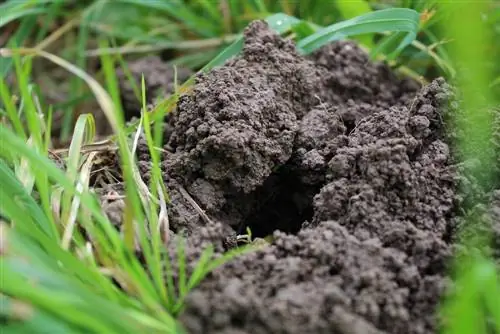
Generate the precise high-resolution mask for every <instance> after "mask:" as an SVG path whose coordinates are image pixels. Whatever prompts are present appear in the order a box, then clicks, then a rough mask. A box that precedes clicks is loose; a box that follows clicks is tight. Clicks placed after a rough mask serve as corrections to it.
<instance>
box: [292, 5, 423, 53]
mask: <svg viewBox="0 0 500 334" xmlns="http://www.w3.org/2000/svg"><path fill="white" fill-rule="evenodd" d="M419 19H420V17H419V14H418V13H417V12H416V11H414V10H412V9H406V8H390V9H383V10H379V11H375V12H371V13H368V14H365V15H361V16H358V17H355V18H353V19H350V20H347V21H343V22H339V23H335V24H333V25H331V26H328V27H326V28H324V29H321V30H319V31H318V32H316V33H315V34H313V35H311V36H309V37H307V38H305V39H303V40H301V41H299V42H298V43H297V47H298V48H299V50H300V51H301V52H302V53H305V54H308V53H311V52H313V51H315V50H317V49H318V48H320V47H322V46H324V45H326V44H328V43H330V42H332V41H336V40H340V39H343V38H345V37H348V36H353V35H360V34H367V33H375V32H385V31H405V32H407V35H406V37H405V38H404V40H403V41H402V43H401V44H400V45H399V47H398V50H399V49H402V48H404V47H405V46H406V45H408V44H409V43H411V42H412V41H413V40H414V39H415V37H416V35H417V31H418V27H419Z"/></svg>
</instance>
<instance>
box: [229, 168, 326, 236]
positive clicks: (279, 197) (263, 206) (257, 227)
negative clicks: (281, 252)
mask: <svg viewBox="0 0 500 334" xmlns="http://www.w3.org/2000/svg"><path fill="white" fill-rule="evenodd" d="M319 188H320V186H317V187H310V186H309V187H307V186H304V185H303V183H302V182H301V180H300V178H299V176H298V175H297V173H296V172H294V171H293V170H292V168H290V166H288V165H284V166H282V167H280V168H279V169H278V170H277V171H275V172H274V173H273V174H271V175H270V176H269V178H268V179H267V180H266V181H265V182H264V184H263V185H262V186H261V187H260V188H259V189H257V190H256V192H255V193H254V194H253V195H252V196H253V200H254V201H255V205H254V206H253V208H252V211H251V212H250V214H249V215H248V217H247V219H245V221H244V223H243V224H242V226H240V229H239V231H238V232H239V234H243V233H246V228H247V227H248V228H250V230H251V232H252V236H253V237H258V238H264V237H266V236H268V235H270V234H272V233H273V232H274V231H275V230H280V231H282V232H287V233H293V234H295V233H297V232H298V231H299V230H300V228H301V226H302V223H303V222H304V221H306V220H310V219H312V216H313V206H312V201H313V197H314V194H315V193H317V192H318V191H319Z"/></svg>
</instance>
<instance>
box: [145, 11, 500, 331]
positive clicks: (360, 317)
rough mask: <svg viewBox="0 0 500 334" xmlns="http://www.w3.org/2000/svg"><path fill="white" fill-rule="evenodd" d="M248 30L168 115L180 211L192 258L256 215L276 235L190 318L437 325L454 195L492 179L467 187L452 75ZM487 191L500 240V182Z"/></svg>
mask: <svg viewBox="0 0 500 334" xmlns="http://www.w3.org/2000/svg"><path fill="white" fill-rule="evenodd" d="M245 40H246V41H245V46H244V50H243V54H242V55H241V56H239V57H236V58H234V59H232V60H230V61H228V62H227V63H226V65H224V66H222V67H220V68H217V69H215V70H213V71H211V72H210V73H208V74H205V75H200V76H199V77H198V78H197V83H196V85H195V87H194V90H193V92H192V93H191V94H190V95H185V96H182V97H181V100H180V102H179V103H178V105H177V109H176V111H175V112H174V113H173V114H172V116H171V119H170V122H171V124H173V126H174V128H173V132H172V133H171V134H170V133H169V135H168V136H167V137H168V143H167V144H166V145H165V149H166V150H167V151H169V153H168V154H167V155H166V156H165V160H164V162H163V167H164V168H165V182H166V183H167V185H168V186H169V188H170V192H171V197H172V205H171V208H170V212H169V217H170V224H171V228H172V230H173V231H174V232H176V233H179V232H181V231H186V232H187V234H188V235H189V237H188V255H189V256H188V258H189V259H191V260H192V261H195V260H196V258H197V256H198V255H199V254H200V252H201V250H202V246H203V245H206V244H207V243H209V242H210V243H213V244H215V246H216V250H217V251H218V252H219V253H220V252H223V251H224V250H225V249H227V248H228V247H229V246H228V245H229V244H230V243H228V240H231V238H233V240H234V236H235V235H236V234H242V233H245V230H246V228H250V229H251V231H252V233H253V235H254V236H256V237H266V236H268V235H271V234H272V235H273V241H272V242H271V243H270V244H269V245H267V246H265V247H264V248H263V249H262V250H259V251H256V252H254V253H251V254H248V255H245V256H242V257H240V258H237V259H236V260H234V261H232V262H230V263H228V264H227V265H225V266H223V267H221V268H219V269H217V270H215V271H214V272H213V273H212V274H211V275H210V276H209V277H208V278H207V279H206V280H205V281H203V282H202V284H201V285H200V286H199V287H198V288H197V289H195V290H194V291H193V292H192V293H191V295H190V296H189V298H188V301H187V307H186V309H185V311H184V313H183V314H182V316H181V320H182V322H183V323H184V325H185V326H186V328H187V329H188V330H189V332H191V333H235V334H236V333H241V334H243V333H259V334H260V333H273V334H275V333H286V334H291V333H342V334H347V333H412V334H413V333H415V334H416V333H432V332H435V331H436V329H437V326H438V324H439V321H438V320H437V319H436V317H435V314H436V312H435V311H436V309H437V306H438V303H439V300H440V298H441V296H442V295H443V291H444V288H445V287H446V285H447V282H448V279H447V276H446V274H447V272H448V271H447V264H448V260H449V258H450V256H451V254H452V252H453V250H454V246H453V243H454V242H455V236H456V231H457V230H458V229H459V228H460V226H461V225H460V222H461V221H462V218H460V217H461V215H462V212H460V211H459V210H458V207H459V206H460V205H462V204H463V203H465V202H466V201H467V198H468V197H470V196H477V193H481V191H482V190H480V189H479V190H477V189H476V190H471V192H470V193H468V194H466V195H463V194H461V195H459V192H458V186H459V182H460V181H463V182H465V183H467V181H469V183H473V180H470V179H468V178H467V177H466V176H465V175H467V174H466V173H462V172H461V171H463V169H464V168H463V165H462V164H458V162H457V161H456V160H457V159H456V158H455V155H454V154H453V149H452V148H451V146H450V144H451V140H452V139H453V138H456V137H457V134H456V133H454V132H453V131H451V130H450V127H449V126H447V124H448V122H447V121H448V118H449V115H450V114H451V113H453V112H457V110H456V104H455V103H454V99H455V93H454V92H453V89H452V88H451V87H450V86H449V85H448V84H447V83H446V82H445V81H444V80H442V79H438V80H435V81H434V82H432V83H431V84H430V85H428V86H426V87H419V85H418V84H417V83H415V82H413V81H412V80H409V79H400V78H398V77H397V76H396V75H395V74H394V73H393V72H392V71H391V70H390V69H389V68H388V67H387V66H386V65H384V64H379V63H377V64H375V63H373V62H371V61H370V60H369V58H368V56H367V55H366V54H365V52H363V51H362V50H361V49H360V48H359V47H357V46H356V44H354V43H353V42H346V41H344V42H337V43H334V44H332V45H329V46H326V47H324V48H323V49H321V50H319V51H318V52H316V53H315V54H313V55H311V56H309V57H307V58H304V57H302V56H299V55H298V54H297V53H296V51H295V47H294V44H293V43H292V42H291V41H287V40H284V39H282V38H281V37H279V36H277V35H276V34H274V33H273V32H271V31H270V30H269V29H268V28H267V26H266V24H265V23H263V22H259V21H257V22H254V23H252V24H251V25H250V26H249V27H248V28H247V29H246V31H245ZM155 66H156V65H155ZM498 119H500V118H498ZM499 124H500V123H499ZM139 152H140V162H139V163H140V167H141V171H142V173H143V176H144V178H145V179H146V180H147V179H148V166H149V164H150V162H149V160H148V156H147V153H145V152H146V150H144V149H142V150H141V149H139ZM141 152H142V153H141ZM497 153H498V150H497V152H496V153H495V154H497ZM496 168H498V166H496ZM493 189H494V187H493ZM474 191H475V192H476V193H474ZM481 194H483V195H484V196H483V198H484V199H485V200H488V199H489V200H490V201H491V203H493V204H492V205H491V206H488V205H486V206H485V208H483V211H482V212H483V213H484V216H485V217H486V216H488V217H490V219H489V220H488V219H487V220H488V222H489V224H491V223H493V225H494V228H495V229H496V234H495V236H494V237H495V242H496V247H497V248H496V250H497V251H498V250H499V249H500V247H498V246H500V218H499V217H500V200H499V199H500V195H499V194H500V193H499V191H498V190H497V191H496V192H492V193H490V194H492V195H489V194H485V193H484V191H483V192H482V193H481ZM189 198H191V199H192V200H194V202H196V205H193V203H192V201H190V200H189ZM196 206H199V208H196ZM488 207H489V208H490V209H488ZM200 208H201V210H203V211H201V210H200ZM489 213H492V214H491V215H489ZM277 230H279V231H277Z"/></svg>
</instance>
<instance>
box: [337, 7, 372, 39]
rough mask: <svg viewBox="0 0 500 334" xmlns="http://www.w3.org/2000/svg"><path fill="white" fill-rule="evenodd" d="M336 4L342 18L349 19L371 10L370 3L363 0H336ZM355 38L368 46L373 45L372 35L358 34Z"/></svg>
mask: <svg viewBox="0 0 500 334" xmlns="http://www.w3.org/2000/svg"><path fill="white" fill-rule="evenodd" d="M336 4H337V8H338V9H339V11H340V14H341V15H342V17H343V18H344V19H351V18H353V17H356V16H359V15H363V14H366V13H370V12H371V11H372V8H371V7H370V4H369V3H368V1H365V0H350V1H337V2H336ZM356 39H357V40H358V41H359V42H360V43H361V44H363V45H365V46H367V47H368V48H372V47H373V36H359V37H358V38H356Z"/></svg>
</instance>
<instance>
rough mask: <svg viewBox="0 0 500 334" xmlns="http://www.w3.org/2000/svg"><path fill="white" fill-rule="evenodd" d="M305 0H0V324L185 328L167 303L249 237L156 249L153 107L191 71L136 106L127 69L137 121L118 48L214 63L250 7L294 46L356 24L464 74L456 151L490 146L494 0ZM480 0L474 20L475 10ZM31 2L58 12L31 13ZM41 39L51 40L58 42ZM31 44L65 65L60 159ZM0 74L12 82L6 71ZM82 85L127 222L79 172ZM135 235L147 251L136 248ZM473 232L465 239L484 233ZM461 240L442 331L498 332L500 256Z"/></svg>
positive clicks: (372, 37)
mask: <svg viewBox="0 0 500 334" xmlns="http://www.w3.org/2000/svg"><path fill="white" fill-rule="evenodd" d="M312 2H314V3H315V5H312V4H311V5H308V4H310V3H311V1H306V0H304V1H288V0H283V1H268V0H253V1H244V2H243V1H231V0H229V1H207V0H192V1H180V0H175V1H152V0H151V1H137V0H117V1H102V0H101V1H79V2H77V3H76V4H75V5H73V6H72V7H68V6H65V5H64V3H63V2H62V1H55V0H53V1H49V0H46V1H25V2H19V1H13V0H10V1H6V2H5V3H3V4H1V5H0V10H1V11H2V13H8V14H7V15H6V16H5V17H3V18H2V21H1V22H0V28H2V27H7V25H8V23H9V22H10V23H12V22H19V26H18V28H17V29H16V31H15V32H14V33H13V35H12V36H11V37H10V39H9V49H3V50H2V57H0V65H1V71H2V72H1V75H2V77H1V78H0V97H1V102H2V104H1V105H0V109H1V110H0V114H1V115H2V117H3V119H4V121H2V124H1V126H0V143H1V144H0V157H1V160H0V184H2V186H1V187H0V214H1V217H3V218H1V220H2V221H3V222H2V223H1V225H0V228H1V233H0V237H1V239H0V254H1V255H2V256H1V258H0V261H1V264H0V266H1V268H2V282H1V286H0V293H1V294H0V298H1V306H0V322H2V321H5V320H6V319H9V322H8V323H7V324H5V323H4V324H3V327H2V333H4V332H5V333H28V332H30V333H31V332H33V333H35V332H38V331H39V330H40V329H41V328H43V329H44V330H46V331H47V332H50V333H55V332H65V333H88V332H89V331H95V332H99V333H140V332H154V333H182V332H183V330H182V328H181V326H180V325H179V324H178V323H177V322H176V316H177V315H178V314H179V313H180V312H181V311H182V308H183V302H184V299H185V298H186V296H187V295H188V294H189V292H190V291H191V290H192V289H193V288H195V287H196V286H197V285H198V284H199V283H200V282H201V281H202V280H203V278H204V277H206V275H208V274H209V273H210V271H212V270H213V269H214V268H216V267H217V266H220V265H222V264H224V263H225V262H227V261H230V260H231V259H232V258H234V257H235V256H238V255H239V254H242V253H244V252H247V251H251V250H253V249H254V248H253V247H252V246H249V247H242V248H238V249H236V250H235V251H233V252H229V253H227V254H225V255H224V256H222V257H215V256H214V251H213V249H212V248H211V247H208V248H207V249H206V250H205V251H204V252H203V254H202V255H201V257H200V259H199V260H198V262H197V265H196V267H195V268H194V270H193V271H192V272H190V273H188V272H187V268H186V260H185V253H184V246H183V245H184V244H183V241H182V239H180V240H179V244H178V247H177V254H176V256H175V258H176V262H177V263H176V265H174V264H173V263H170V258H171V257H173V256H169V255H172V254H166V253H165V251H163V250H162V249H163V248H164V247H163V245H164V243H165V242H170V241H171V240H168V238H167V236H168V233H167V232H168V228H169V226H168V220H167V219H166V204H167V203H168V201H169V196H168V189H166V187H165V185H164V184H163V182H162V178H161V170H160V151H159V150H158V148H159V147H161V146H162V143H161V138H162V135H161V134H162V133H161V132H162V128H161V122H160V121H159V120H162V119H163V118H164V116H165V113H167V112H169V110H170V109H171V108H172V107H173V106H174V105H175V103H176V101H177V99H178V97H179V94H182V93H183V92H186V91H188V90H189V89H190V87H191V85H192V83H193V78H191V79H190V80H188V81H187V82H185V83H179V85H178V87H177V91H176V93H175V94H173V95H172V96H170V97H167V98H166V99H165V100H163V101H161V102H160V103H159V104H158V105H157V106H156V107H155V109H154V110H153V111H152V112H151V113H147V112H144V111H145V110H146V106H145V101H146V98H147V96H146V95H147V94H148V93H150V92H146V90H145V85H144V82H136V83H134V84H135V93H136V95H137V97H138V99H140V100H141V102H142V105H143V110H142V111H143V112H142V114H141V115H142V117H141V119H140V120H139V121H137V122H136V123H134V124H132V125H126V123H125V120H124V117H123V111H122V106H121V101H120V98H119V90H118V85H117V79H116V75H115V67H117V66H119V67H122V68H124V69H126V67H127V62H126V60H125V56H127V55H129V54H132V53H133V54H139V55H140V54H142V53H143V52H145V51H143V50H146V51H148V52H152V51H154V52H159V51H164V50H168V51H169V52H170V53H172V55H171V62H172V63H176V64H179V65H183V66H188V67H191V68H193V69H196V70H200V71H209V70H210V69H212V68H213V67H215V66H219V65H221V64H223V63H224V62H225V61H226V60H227V59H229V58H231V57H233V56H234V55H236V54H237V53H238V52H239V51H240V50H241V47H242V37H241V31H242V29H243V28H244V27H245V26H246V24H247V23H248V22H250V21H251V20H253V19H259V18H262V19H266V20H267V22H268V23H269V24H270V26H271V27H273V28H274V29H275V30H277V31H278V32H280V33H281V34H286V35H289V36H291V37H293V38H295V40H297V42H298V44H297V45H298V49H299V51H300V52H302V53H309V52H312V51H314V50H316V49H317V48H319V47H320V46H322V45H324V44H326V43H329V42H331V41H333V40H337V39H339V38H344V37H351V38H356V39H358V40H359V41H360V42H361V43H362V45H363V46H364V47H365V48H366V49H367V50H369V51H371V54H372V56H373V57H377V58H381V59H387V60H390V64H391V65H393V66H394V67H396V68H399V69H400V70H402V71H403V72H405V73H407V74H411V75H413V76H415V77H420V76H427V77H432V76H435V75H439V74H442V75H446V76H447V78H449V79H450V80H454V79H457V80H458V83H459V84H460V87H461V88H462V89H463V94H464V104H463V108H464V110H465V111H466V112H465V113H464V114H465V117H468V118H469V119H472V120H473V122H472V123H471V124H473V126H471V127H468V128H466V129H464V130H465V131H466V133H467V136H466V137H465V138H467V139H468V140H464V141H462V142H460V143H458V145H459V148H460V149H461V151H462V152H463V155H464V157H473V156H474V155H475V152H487V151H488V149H487V147H486V146H487V145H488V140H489V138H490V136H491V129H490V125H491V122H490V120H489V119H488V118H487V115H486V114H481V113H478V112H477V110H479V108H478V107H479V104H480V103H482V102H481V101H479V100H478V95H477V92H476V91H477V90H476V88H478V87H479V88H480V89H479V91H481V92H486V91H488V89H487V87H492V88H493V89H495V87H498V86H500V85H496V82H497V81H498V76H499V75H500V73H499V72H498V71H499V70H498V68H497V67H495V66H493V67H491V64H492V63H493V64H494V63H495V59H498V58H495V57H496V56H497V55H499V54H500V53H498V50H497V47H495V43H492V41H494V40H495V38H498V35H500V29H497V30H494V27H496V26H497V21H496V20H495V19H494V18H495V17H496V18H499V17H500V14H499V12H498V9H496V7H495V8H493V7H492V8H493V10H490V8H486V7H485V8H472V7H474V6H475V5H471V4H468V5H467V4H464V5H463V6H466V8H462V12H466V13H469V15H466V16H465V19H468V20H470V21H468V24H464V22H465V21H463V20H464V18H462V17H458V18H457V16H454V13H456V12H454V10H457V9H456V8H453V7H451V8H450V7H443V6H441V5H439V4H437V2H436V1H399V2H398V3H399V5H400V6H401V7H408V8H411V9H408V8H406V9H398V8H392V7H388V6H387V5H384V4H383V3H382V2H373V1H370V2H366V1H312ZM450 6H451V5H450ZM467 6H469V7H467ZM471 6H472V7H471ZM484 6H487V4H484ZM491 6H493V3H492V4H491ZM375 9H377V11H374V10H375ZM413 9H415V10H416V11H414V10H413ZM478 10H482V12H481V13H480V12H478ZM221 12H222V13H223V15H222V16H221V15H219V13H221ZM458 12H459V13H460V11H458ZM422 13H425V15H422ZM419 14H420V15H419ZM481 15H483V17H484V18H485V19H484V20H483V22H480V21H479V19H478V18H479V17H480V16H481ZM38 17H44V18H46V19H47V18H58V19H61V20H64V22H66V23H65V24H64V25H62V26H61V27H56V28H53V27H49V26H42V27H40V26H39V23H38V21H37V20H36V19H37V18H38ZM443 26H444V28H443ZM481 29H483V30H481ZM387 30H390V31H387ZM35 31H36V32H37V33H36V34H35V33H34V32H35ZM443 31H444V32H443ZM485 31H489V32H491V35H492V36H489V37H488V36H487V35H486V34H485ZM437 36H440V37H437ZM443 36H446V38H444V37H443ZM478 36H484V38H478ZM488 38H489V40H488ZM450 41H453V43H452V42H450ZM91 44H92V45H93V46H90V45H91ZM487 45H493V47H491V50H490V52H489V53H481V52H478V50H483V49H484V46H487ZM23 47H24V48H23ZM51 48H52V49H58V52H57V55H56V54H55V53H54V52H52V53H51V52H50V50H51ZM59 48H60V50H59ZM485 55H486V56H485ZM483 56H484V57H483ZM480 57H483V58H480ZM40 58H41V59H42V60H43V61H44V64H48V63H53V64H56V65H57V66H59V67H61V68H63V69H65V70H66V71H67V72H68V73H69V75H68V79H67V82H66V84H67V87H63V88H67V89H68V91H69V94H68V96H67V101H64V103H65V104H64V108H63V109H64V111H65V114H64V115H63V116H64V117H63V119H64V121H63V131H62V132H61V133H62V134H61V136H62V137H64V136H66V137H67V139H68V147H69V150H68V154H67V157H65V161H64V163H65V169H64V170H62V169H60V168H59V167H57V166H56V165H55V163H54V161H52V160H51V159H50V158H49V151H50V149H51V147H52V143H51V139H52V137H53V136H52V134H51V130H52V128H53V126H54V124H53V116H54V115H53V110H54V109H53V108H52V107H51V106H50V105H47V104H45V103H43V101H44V96H43V95H42V94H40V91H41V87H40V86H39V85H37V84H36V82H37V80H36V78H37V77H38V76H39V75H40V73H39V72H38V71H37V70H36V66H35V65H36V62H39V61H40V60H41V59H40ZM94 58H98V59H99V60H100V62H101V64H102V67H101V69H100V70H99V71H96V72H94V71H93V70H91V69H90V66H89V63H91V62H92V61H93V60H94ZM464 63H465V64H469V66H470V68H471V71H470V73H472V76H470V77H463V76H461V73H462V72H461V71H459V70H457V68H458V66H457V64H464ZM488 66H490V67H488ZM490 68H493V69H492V70H490ZM9 73H10V74H11V75H14V79H15V80H14V82H15V85H9V84H7V82H6V77H7V75H8V74H9ZM430 73H433V74H432V75H431V74H430ZM96 78H99V80H97V79H96ZM42 88H43V87H42ZM499 88H500V87H499ZM89 92H90V93H91V94H89ZM494 94H495V90H493V93H492V95H491V96H487V95H486V96H485V98H486V100H488V101H490V102H493V101H495V97H494ZM88 99H93V100H95V101H97V103H98V105H99V107H100V109H101V110H102V111H103V112H104V114H105V116H106V119H107V121H108V122H109V123H110V124H111V127H112V130H113V137H112V138H113V140H114V143H116V144H117V146H118V149H119V153H120V154H119V156H120V159H121V160H120V165H121V167H122V169H123V179H124V183H125V185H126V198H125V199H124V201H125V203H126V207H127V210H125V213H124V217H123V218H124V222H125V228H124V235H123V236H122V235H120V233H119V232H118V231H117V230H116V229H115V228H114V227H113V226H112V224H111V222H110V221H109V219H108V217H107V216H106V215H105V213H104V212H103V210H102V208H101V206H100V203H99V201H98V199H97V197H96V195H95V194H94V193H93V191H92V189H91V187H90V186H89V179H90V171H91V169H92V166H93V164H94V163H95V159H96V154H95V152H94V153H93V152H87V151H83V150H82V147H83V146H84V145H85V144H88V143H92V142H93V141H95V135H96V129H95V120H94V118H93V117H92V116H91V115H90V114H83V115H80V116H75V114H76V112H75V110H77V109H78V108H79V106H80V103H81V102H82V100H88ZM457 123H460V122H457ZM137 133H143V134H144V136H145V138H146V142H147V145H148V148H149V151H150V155H151V161H152V169H151V182H150V183H149V184H146V183H145V182H144V181H143V180H142V179H141V177H140V175H139V173H138V171H137V168H136V164H135V160H134V154H133V151H134V147H133V146H134V145H133V144H131V142H133V140H131V139H133V138H134V136H135V135H136V134H137ZM470 138H473V139H474V140H469V139H470ZM472 145H473V146H472ZM489 158H491V157H488V156H483V157H482V159H483V161H485V165H484V166H486V167H487V168H486V170H492V168H488V163H489V164H490V165H491V164H494V163H495V161H489ZM478 172H481V171H478ZM491 177H493V176H491ZM136 227H137V233H136ZM83 232H85V233H83ZM84 234H85V235H87V236H89V237H90V238H88V237H85V236H84ZM89 239H90V240H92V242H89V241H88V240H89ZM136 243H138V244H139V245H140V249H141V251H142V252H143V254H144V259H145V260H144V261H145V265H143V264H142V263H141V261H140V260H139V259H138V258H137V257H136V255H135V244H136ZM476 246H477V245H473V244H471V245H469V248H480V247H476ZM471 254H472V253H470V252H465V253H464V254H463V255H460V257H457V261H456V263H457V265H456V268H455V272H454V275H455V276H454V277H455V280H456V284H457V287H458V288H457V290H456V291H457V293H456V294H451V295H450V298H449V299H447V300H445V301H444V303H443V306H444V307H443V309H442V312H443V315H444V316H445V318H446V319H448V320H449V321H447V322H445V324H444V326H443V329H442V331H443V333H446V334H462V333H464V334H465V333H472V332H474V333H487V331H486V329H485V327H484V326H483V325H481V324H484V319H485V318H486V317H489V318H490V319H491V323H492V324H493V325H492V326H497V327H496V328H497V332H498V333H500V329H498V327H499V326H500V306H499V305H498V302H499V300H500V288H499V278H498V267H496V266H495V264H494V263H493V261H492V260H491V259H490V258H489V257H488V254H486V253H480V254H475V255H473V256H472V255H471ZM174 267H175V268H177V272H175V273H174V272H173V268H174ZM145 268H147V269H145ZM174 277H176V278H177V282H178V283H177V284H174ZM113 281H114V282H116V284H115V283H113ZM117 284H118V285H119V286H120V288H118V287H117ZM96 305H99V306H98V307H96ZM481 326H483V327H481Z"/></svg>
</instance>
